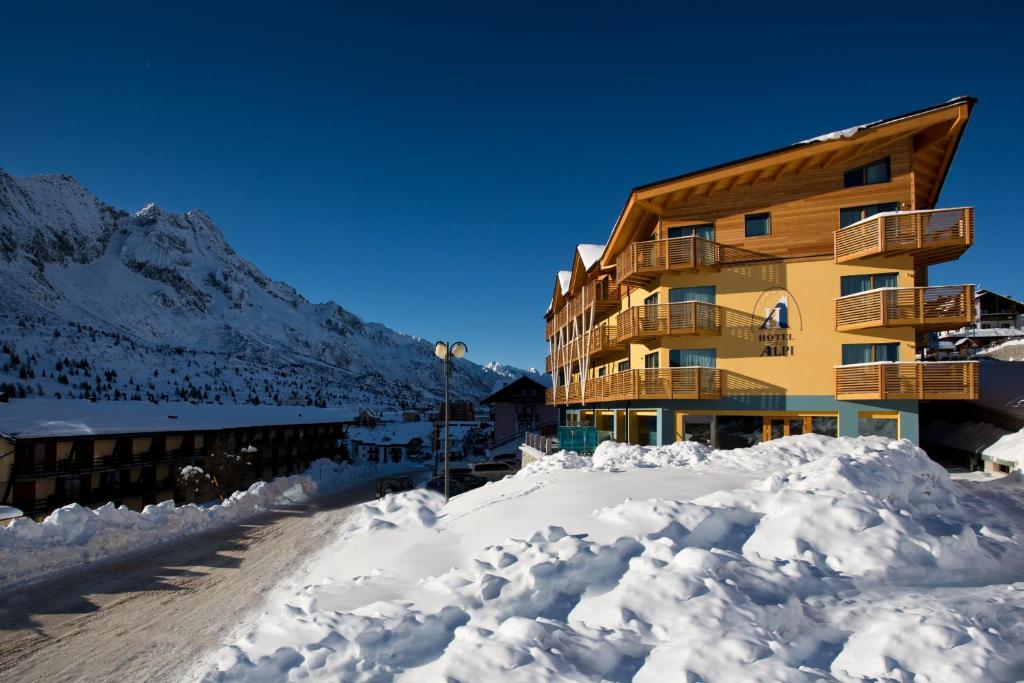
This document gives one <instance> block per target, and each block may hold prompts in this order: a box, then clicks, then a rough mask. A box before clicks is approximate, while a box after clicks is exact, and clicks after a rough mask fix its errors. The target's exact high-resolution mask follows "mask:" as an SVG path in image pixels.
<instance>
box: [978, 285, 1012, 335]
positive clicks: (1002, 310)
mask: <svg viewBox="0 0 1024 683" xmlns="http://www.w3.org/2000/svg"><path fill="white" fill-rule="evenodd" d="M974 305H975V310H976V318H977V326H978V327H979V328H981V329H983V330H986V329H993V328H1010V329H1017V330H1020V329H1024V303H1021V302H1019V301H1016V300H1014V299H1011V298H1010V297H1008V296H1003V295H1002V294H996V293H995V292H992V291H989V290H987V289H979V290H978V292H977V294H975V295H974Z"/></svg>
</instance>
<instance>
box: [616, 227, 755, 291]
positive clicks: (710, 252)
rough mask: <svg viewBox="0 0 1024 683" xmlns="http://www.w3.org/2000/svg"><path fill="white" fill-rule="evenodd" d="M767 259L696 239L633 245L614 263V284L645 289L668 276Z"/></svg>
mask: <svg viewBox="0 0 1024 683" xmlns="http://www.w3.org/2000/svg"><path fill="white" fill-rule="evenodd" d="M765 258H766V257H765V256H764V255H763V254H758V253H756V252H752V251H749V250H747V249H740V248H739V247H733V246H730V245H727V244H721V243H719V242H712V241H711V240H707V239H704V238H703V237H697V236H691V237H673V238H670V239H663V240H647V241H643V242H633V243H632V244H630V245H629V246H628V247H626V248H625V249H624V250H623V251H622V253H621V254H619V256H618V258H617V259H616V261H615V284H617V285H619V286H624V285H631V286H638V287H643V286H646V285H647V284H650V283H651V282H652V281H654V280H655V279H657V278H658V277H659V276H660V275H661V274H662V273H666V272H685V271H692V272H696V271H699V270H701V269H710V270H717V269H719V268H722V267H723V266H728V265H731V264H738V263H748V262H751V261H759V260H764V259H765Z"/></svg>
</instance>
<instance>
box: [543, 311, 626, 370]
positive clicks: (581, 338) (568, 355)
mask: <svg viewBox="0 0 1024 683" xmlns="http://www.w3.org/2000/svg"><path fill="white" fill-rule="evenodd" d="M626 348H627V344H626V342H624V341H620V340H619V339H618V337H617V328H616V327H615V324H614V323H602V324H600V325H597V326H596V327H594V329H593V330H591V331H590V332H587V333H584V334H580V335H578V336H577V337H576V338H575V339H573V340H570V341H569V342H567V343H566V344H565V346H563V347H562V349H561V350H560V351H558V352H556V354H555V358H554V359H552V357H551V356H550V355H549V356H548V357H547V358H546V359H545V360H544V367H545V369H546V370H547V372H548V374H551V372H553V371H554V370H555V369H556V368H561V367H565V366H567V365H572V364H574V363H575V364H577V365H578V363H579V359H580V358H581V357H582V355H583V354H584V351H586V355H587V357H588V358H589V359H590V361H591V362H592V363H594V362H599V361H601V360H603V359H605V358H607V357H609V356H612V355H615V354H619V353H623V352H625V351H626Z"/></svg>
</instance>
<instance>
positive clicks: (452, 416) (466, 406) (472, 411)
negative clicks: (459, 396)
mask: <svg viewBox="0 0 1024 683" xmlns="http://www.w3.org/2000/svg"><path fill="white" fill-rule="evenodd" d="M437 415H438V419H439V420H442V421H443V420H444V404H443V403H442V404H441V405H439V406H438V407H437ZM448 421H449V422H475V421H476V406H474V405H473V402H472V401H449V402H448Z"/></svg>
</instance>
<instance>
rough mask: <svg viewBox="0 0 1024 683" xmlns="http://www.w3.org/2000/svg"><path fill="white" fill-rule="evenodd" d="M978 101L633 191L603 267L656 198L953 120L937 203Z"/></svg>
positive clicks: (962, 100)
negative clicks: (887, 134)
mask: <svg viewBox="0 0 1024 683" xmlns="http://www.w3.org/2000/svg"><path fill="white" fill-rule="evenodd" d="M976 101H977V100H976V99H975V98H973V97H956V98H953V99H952V100H949V101H948V102H943V103H941V104H937V105H933V106H930V107H925V108H924V109H918V110H916V111H912V112H908V113H905V114H900V115H898V116H893V117H890V118H887V119H881V120H879V121H873V122H871V123H865V124H861V125H858V126H852V127H850V128H845V129H842V130H838V131H834V132H831V133H825V134H824V135H819V136H816V137H813V138H810V139H807V140H802V141H800V142H797V143H794V144H791V145H787V146H785V147H780V148H778V149H774V150H770V151H768V152H761V153H759V154H754V155H752V156H748V157H743V158H741V159H736V160H734V161H728V162H725V163H722V164H716V165H714V166H708V167H706V168H702V169H698V170H696V171H690V172H688V173H684V174H682V175H677V176H673V177H671V178H666V179H664V180H657V181H654V182H651V183H646V184H644V185H639V186H637V187H635V188H633V190H632V191H630V193H629V196H628V197H627V199H626V204H625V206H624V207H623V208H622V211H621V212H620V213H619V217H618V219H617V220H616V221H615V226H614V227H613V229H612V233H611V236H610V237H609V239H608V245H607V247H606V249H605V252H604V254H603V256H602V267H608V266H610V265H611V264H612V263H613V261H614V259H615V257H616V256H617V255H618V253H619V252H620V251H621V250H622V247H623V245H624V244H625V243H628V241H629V236H628V234H627V233H629V232H631V231H632V230H633V229H635V228H636V227H637V224H638V223H639V222H640V221H641V220H642V219H643V218H644V217H645V216H650V215H657V214H656V213H655V211H657V208H658V207H656V206H654V205H652V202H651V200H652V198H655V197H664V196H667V195H671V194H672V193H674V192H677V191H679V190H681V189H686V188H687V187H690V186H698V185H704V184H707V183H715V182H719V181H721V180H722V179H723V178H731V177H734V176H737V175H740V174H745V173H751V172H755V171H754V169H756V168H760V167H761V166H772V165H779V164H782V163H790V162H792V161H794V160H795V159H800V158H805V157H809V156H816V155H828V154H832V153H833V152H832V150H833V148H835V149H838V148H840V147H842V146H844V145H848V144H849V143H850V141H851V140H854V139H857V140H860V139H861V138H862V137H865V136H872V135H875V131H878V130H880V129H883V128H886V129H892V128H899V127H901V126H902V127H904V128H907V130H908V131H911V132H916V131H915V128H916V127H920V128H921V129H922V130H923V129H924V128H925V127H927V126H931V125H938V123H939V122H940V121H941V122H946V121H947V120H952V121H953V125H952V126H949V127H948V128H947V129H946V130H945V131H944V134H945V135H948V136H950V137H951V139H952V142H951V147H950V150H951V151H950V153H949V154H948V155H947V156H946V159H945V162H944V164H943V166H942V168H940V169H939V170H938V172H937V175H936V178H935V181H934V188H933V189H932V191H931V193H930V194H931V195H932V197H933V198H936V197H937V196H938V191H939V189H941V186H942V184H943V182H944V180H945V177H946V172H947V170H948V166H949V162H950V161H951V159H952V156H953V153H954V152H955V151H956V146H957V144H958V143H959V141H960V136H961V135H962V133H963V126H964V124H965V123H966V119H967V116H968V115H969V114H970V110H971V108H972V107H973V106H974V104H975V102H976ZM879 135H882V136H884V135H885V134H884V133H879ZM858 144H859V143H858ZM772 157H775V158H776V159H774V160H772V159H771V158H772Z"/></svg>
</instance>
